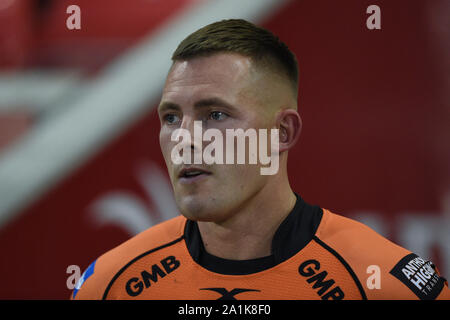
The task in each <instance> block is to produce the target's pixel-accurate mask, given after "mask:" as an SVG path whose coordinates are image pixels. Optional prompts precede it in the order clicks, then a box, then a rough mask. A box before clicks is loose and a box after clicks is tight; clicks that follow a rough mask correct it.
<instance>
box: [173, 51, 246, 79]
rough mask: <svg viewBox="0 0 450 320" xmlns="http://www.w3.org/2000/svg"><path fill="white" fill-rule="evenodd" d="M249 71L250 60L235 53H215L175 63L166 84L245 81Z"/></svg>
mask: <svg viewBox="0 0 450 320" xmlns="http://www.w3.org/2000/svg"><path fill="white" fill-rule="evenodd" d="M250 69H251V59H250V58H248V57H245V56H242V55H239V54H235V53H217V54H213V55H209V56H200V57H195V58H191V59H188V60H181V61H175V62H174V64H173V66H172V67H171V69H170V72H169V75H168V79H167V80H168V81H167V84H170V83H173V82H179V81H185V82H186V81H193V82H197V81H199V82H202V81H204V82H208V81H210V82H226V81H237V80H240V79H245V78H247V77H248V75H249V71H250Z"/></svg>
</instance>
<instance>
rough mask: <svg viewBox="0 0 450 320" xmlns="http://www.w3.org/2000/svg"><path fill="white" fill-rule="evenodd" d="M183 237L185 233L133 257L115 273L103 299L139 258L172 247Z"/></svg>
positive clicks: (104, 298)
mask: <svg viewBox="0 0 450 320" xmlns="http://www.w3.org/2000/svg"><path fill="white" fill-rule="evenodd" d="M183 239H184V235H183V236H181V237H179V238H177V239H175V240H173V241H171V242H168V243H166V244H163V245H161V246H159V247H156V248H154V249H151V250H149V251H146V252H144V253H142V254H140V255H138V256H137V257H136V258H133V259H132V260H131V261H130V262H128V263H127V264H126V265H125V266H123V267H122V268H121V269H120V270H119V271H118V272H117V273H116V274H115V275H114V277H113V278H112V279H111V281H110V282H109V284H108V286H107V287H106V290H105V293H103V298H102V300H106V298H107V297H108V293H109V290H110V289H111V287H112V285H113V284H114V282H115V281H116V280H117V278H119V277H120V275H121V274H122V273H123V272H124V271H125V270H126V269H128V268H129V267H130V266H131V265H132V264H133V263H135V262H136V261H137V260H139V259H141V258H143V257H145V256H147V255H149V254H151V253H154V252H156V251H158V250H161V249H164V248H167V247H170V246H172V245H174V244H176V243H177V242H180V241H181V240H183Z"/></svg>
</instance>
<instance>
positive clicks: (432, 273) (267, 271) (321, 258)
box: [71, 195, 450, 300]
mask: <svg viewBox="0 0 450 320" xmlns="http://www.w3.org/2000/svg"><path fill="white" fill-rule="evenodd" d="M368 272H369V273H368ZM372 272H373V273H372ZM71 298H72V299H165V300H174V299H183V300H187V299H252V300H261V299H274V300H276V299H333V300H339V299H449V298H450V291H449V289H448V284H447V282H446V280H445V279H444V278H443V277H441V276H440V275H439V273H438V271H437V269H436V268H435V266H434V265H433V264H432V263H431V262H430V261H426V260H424V259H422V258H420V257H418V256H417V255H415V254H413V253H412V252H410V251H408V250H406V249H404V248H402V247H400V246H398V245H396V244H394V243H392V242H390V241H389V240H387V239H385V238H383V237H382V236H380V235H379V234H377V233H376V232H374V231H373V230H372V229H370V228H368V227H367V226H365V225H363V224H361V223H359V222H356V221H354V220H351V219H348V218H345V217H342V216H340V215H337V214H334V213H332V212H330V211H328V210H326V209H322V208H320V207H317V206H312V205H309V204H307V203H306V202H304V201H303V199H302V198H301V197H299V196H298V195H297V202H296V204H295V207H294V208H293V210H292V211H291V212H290V214H289V215H288V216H287V217H286V219H285V220H284V221H283V222H282V224H281V225H280V227H279V228H278V230H277V231H276V233H275V235H274V237H273V240H272V254H271V255H270V256H268V257H264V258H259V259H253V260H239V261H237V260H226V259H222V258H219V257H215V256H213V255H211V254H209V253H208V252H206V250H205V248H204V246H203V242H202V239H201V236H200V233H199V230H198V226H197V223H196V222H195V221H191V220H187V219H186V218H184V217H183V216H179V217H176V218H174V219H171V220H169V221H166V222H163V223H161V224H159V225H156V226H154V227H152V228H150V229H148V230H146V231H144V232H142V233H140V234H138V235H137V236H135V237H134V238H132V239H130V240H128V241H126V242H125V243H123V244H121V245H120V246H118V247H116V248H114V249H113V250H111V251H109V252H107V253H106V254H104V255H102V256H101V257H99V258H98V259H97V260H96V261H94V262H93V263H92V264H91V265H90V266H89V267H88V268H87V270H86V271H85V272H84V274H83V276H82V278H81V279H80V281H79V283H78V284H77V286H76V288H75V290H74V291H73V293H72V296H71Z"/></svg>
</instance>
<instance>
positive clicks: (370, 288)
mask: <svg viewBox="0 0 450 320" xmlns="http://www.w3.org/2000/svg"><path fill="white" fill-rule="evenodd" d="M323 211H324V214H323V219H322V222H321V224H320V225H319V228H318V230H317V232H316V235H315V237H316V240H317V241H318V242H319V243H320V244H321V245H322V246H323V247H324V248H326V249H327V250H329V251H332V252H333V253H334V254H335V256H336V257H338V258H339V259H340V261H341V263H343V264H345V265H346V266H347V268H348V269H349V272H351V273H353V275H354V277H356V278H357V279H358V280H359V282H360V284H361V286H362V287H363V288H364V291H365V293H366V295H367V297H368V298H369V299H417V298H420V299H427V298H430V297H435V298H436V297H438V296H440V297H441V296H442V295H443V294H445V296H448V287H447V286H446V285H445V279H444V278H442V277H441V276H440V275H439V273H438V271H437V269H436V268H435V266H434V264H433V263H432V262H431V261H428V260H426V259H423V258H421V257H419V256H418V255H416V254H414V253H413V252H411V251H410V250H408V249H406V248H403V247H401V246H399V245H398V244H396V243H394V242H392V241H391V240H389V239H387V238H386V237H384V236H382V235H380V234H379V233H377V232H376V231H374V230H373V229H371V228H370V227H368V226H366V225H365V224H363V223H361V222H358V221H356V220H353V219H350V218H347V217H344V216H341V215H338V214H335V213H332V212H330V211H328V210H326V209H324V210H323Z"/></svg>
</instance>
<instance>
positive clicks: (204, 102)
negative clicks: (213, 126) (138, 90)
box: [158, 97, 236, 112]
mask: <svg viewBox="0 0 450 320" xmlns="http://www.w3.org/2000/svg"><path fill="white" fill-rule="evenodd" d="M211 106H217V107H222V108H227V109H231V110H236V107H234V106H233V105H231V104H230V103H228V102H226V101H225V100H222V99H220V98H217V97H214V98H207V99H201V100H199V101H197V102H196V103H195V104H194V108H203V107H211ZM180 109H181V108H180V106H179V105H178V104H176V103H173V102H169V101H164V102H162V103H161V104H160V105H159V106H158V112H162V111H166V110H180Z"/></svg>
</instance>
